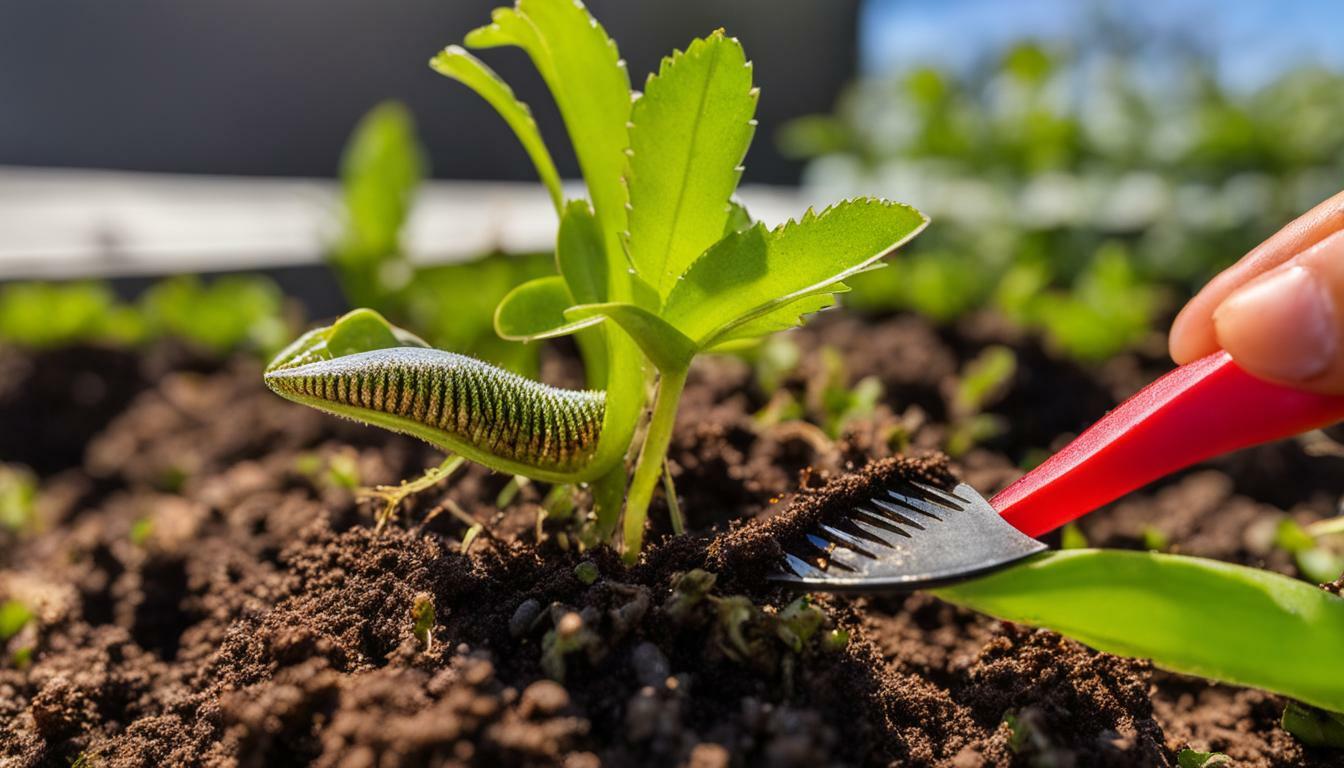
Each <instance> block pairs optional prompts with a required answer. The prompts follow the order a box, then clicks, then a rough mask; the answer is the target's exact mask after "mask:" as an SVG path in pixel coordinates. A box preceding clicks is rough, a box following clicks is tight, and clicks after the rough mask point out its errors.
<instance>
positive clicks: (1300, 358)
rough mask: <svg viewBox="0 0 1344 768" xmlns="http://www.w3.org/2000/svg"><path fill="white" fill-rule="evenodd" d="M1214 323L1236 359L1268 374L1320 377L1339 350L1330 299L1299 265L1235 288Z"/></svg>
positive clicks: (1285, 378) (1294, 378) (1283, 377)
mask: <svg viewBox="0 0 1344 768" xmlns="http://www.w3.org/2000/svg"><path fill="white" fill-rule="evenodd" d="M1213 324H1214V327H1215V328H1216V329H1217V331H1218V343H1219V344H1220V345H1221V346H1222V347H1223V349H1225V350H1227V351H1228V352H1229V353H1230V354H1231V355H1232V358H1233V359H1234V360H1236V361H1237V362H1238V363H1239V364H1240V365H1241V366H1242V367H1243V368H1245V369H1246V370H1248V371H1250V372H1251V373H1254V374H1258V375H1260V376H1264V377H1266V378H1270V379H1279V380H1283V381H1305V380H1307V379H1311V378H1313V377H1315V376H1319V375H1320V374H1322V373H1325V371H1326V369H1327V368H1329V367H1330V365H1331V364H1332V363H1333V362H1334V357H1335V354H1336V352H1337V351H1338V349H1339V336H1338V333H1339V332H1338V328H1339V326H1338V324H1337V323H1336V321H1335V306H1334V302H1333V301H1332V300H1331V297H1330V294H1329V292H1327V291H1326V289H1325V286H1323V285H1321V283H1320V281H1318V280H1317V279H1316V277H1315V275H1314V274H1313V273H1312V272H1311V271H1310V270H1308V269H1307V268H1305V267H1301V266H1293V267H1289V268H1287V269H1280V270H1275V271H1273V272H1270V273H1269V274H1267V275H1265V276H1263V277H1261V278H1259V279H1257V280H1255V281H1253V282H1251V283H1249V284H1248V285H1246V286H1244V287H1243V288H1241V289H1240V290H1238V291H1237V292H1236V293H1233V294H1232V295H1231V296H1229V297H1228V298H1227V299H1226V300H1225V301H1223V303H1222V304H1220V305H1219V306H1218V309H1217V310H1215V311H1214V313H1213Z"/></svg>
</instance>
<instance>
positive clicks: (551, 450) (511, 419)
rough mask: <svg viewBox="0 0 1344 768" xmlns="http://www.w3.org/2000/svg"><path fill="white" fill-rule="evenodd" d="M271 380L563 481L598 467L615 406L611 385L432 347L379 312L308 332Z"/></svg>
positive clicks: (343, 409) (325, 404) (297, 394)
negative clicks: (610, 401)
mask: <svg viewBox="0 0 1344 768" xmlns="http://www.w3.org/2000/svg"><path fill="white" fill-rule="evenodd" d="M266 384H267V386H269V387H270V388H271V390H272V391H274V392H275V393H276V394H278V395H280V396H282V397H284V398H286V399H289V400H293V401H295V402H298V403H302V404H304V405H307V406H310V407H313V408H316V409H319V410H322V411H326V412H328V413H332V414H335V415H337V416H343V417H346V418H349V419H353V420H356V421H361V422H364V423H367V424H373V425H376V426H380V427H383V428H386V429H391V430H394V431H397V432H402V433H406V434H410V435H413V436H415V437H419V438H421V439H423V440H426V441H428V442H430V443H432V444H434V445H436V446H439V447H441V448H443V449H444V450H448V451H454V452H456V453H459V454H461V455H463V456H465V457H467V458H468V459H471V460H473V461H477V462H480V463H482V464H485V465H486V466H489V467H491V468H493V469H497V470H500V471H504V472H510V473H514V474H524V475H527V476H529V477H535V478H537V479H540V480H548V481H553V482H573V481H575V480H578V479H586V478H588V477H589V476H590V475H591V474H592V471H593V464H594V458H595V457H596V455H597V452H598V443H599V438H600V437H601V433H602V424H603V418H604V416H605V413H606V394H605V393H603V392H596V391H590V390H568V389H560V388H557V387H552V386H548V385H546V384H542V383H540V382H536V381H532V380H531V379H527V378H524V377H522V376H518V375H517V374H514V373H510V372H508V371H505V370H502V369H500V368H496V367H495V366H492V365H489V364H488V363H484V362H482V361H480V360H476V359H474V358H471V357H467V356H464V355H459V354H455V353H452V352H445V351H442V350H437V349H431V348H429V347H427V346H423V342H421V341H420V340H419V339H416V338H415V337H414V336H411V335H410V334H407V333H405V332H404V331H401V330H400V329H396V328H393V327H392V326H390V325H389V324H387V322H386V321H385V320H383V319H382V317H380V316H379V315H377V313H374V312H372V311H370V310H358V311H356V312H353V313H351V314H349V315H347V316H346V317H344V318H341V320H339V321H338V322H337V323H336V324H334V325H332V326H329V327H327V328H319V329H317V330H316V331H312V332H310V333H309V334H307V335H305V336H304V337H302V338H300V339H299V340H298V341H297V342H295V343H294V344H293V345H292V346H291V347H290V348H289V349H287V350H285V352H282V353H281V354H280V355H279V356H278V357H277V358H276V360H275V361H274V362H273V363H272V364H271V366H270V367H269V368H268V369H267V371H266Z"/></svg>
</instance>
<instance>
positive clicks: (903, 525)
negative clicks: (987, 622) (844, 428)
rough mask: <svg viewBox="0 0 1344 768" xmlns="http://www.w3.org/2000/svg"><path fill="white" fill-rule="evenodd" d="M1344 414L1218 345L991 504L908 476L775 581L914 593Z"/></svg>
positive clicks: (818, 537)
mask: <svg viewBox="0 0 1344 768" xmlns="http://www.w3.org/2000/svg"><path fill="white" fill-rule="evenodd" d="M1339 421H1344V397H1340V396H1331V395H1322V394H1316V393H1312V392H1305V391H1302V390H1298V389H1293V388H1291V387H1287V386H1284V385H1282V384H1275V383H1272V382H1268V381H1264V380H1261V379H1258V378H1255V377H1253V376H1251V375H1250V374H1248V373H1246V372H1245V371H1243V370H1242V369H1241V368H1240V367H1238V366H1237V364H1236V363H1234V362H1233V361H1232V358H1231V356H1230V355H1228V354H1227V353H1226V352H1218V353H1215V354H1212V355H1210V356H1208V357H1205V358H1203V359H1201V360H1197V361H1195V362H1193V363H1190V364H1188V365H1184V366H1181V367H1180V368H1177V369H1176V370H1174V371H1172V372H1170V373H1168V374H1167V375H1165V376H1163V377H1162V378H1160V379H1158V380H1157V381H1155V382H1153V383H1152V384H1150V385H1148V386H1147V387H1145V388H1144V389H1142V390H1140V391H1139V392H1138V393H1137V394H1135V395H1134V396H1133V397H1131V398H1129V399H1128V400H1126V401H1125V402H1124V403H1122V404H1121V405H1120V406H1118V407H1117V408H1115V409H1114V410H1112V411H1110V412H1109V413H1107V414H1106V415H1105V416H1103V417H1102V418H1101V420H1100V421H1098V422H1097V423H1095V424H1093V425H1092V426H1091V427H1090V428H1088V429H1087V431H1085V432H1083V433H1082V434H1081V435H1079V436H1078V438H1077V439H1075V440H1074V441H1073V442H1072V443H1069V445H1068V446H1066V447H1065V448H1064V449H1063V450H1062V451H1060V452H1059V453H1056V454H1055V455H1054V456H1051V457H1050V458H1049V459H1047V460H1046V461H1045V462H1044V463H1042V464H1041V465H1040V466H1038V467H1036V468H1035V469H1033V470H1032V471H1030V472H1028V473H1027V474H1026V475H1024V476H1023V477H1022V478H1020V479H1019V480H1017V481H1016V482H1014V483H1013V484H1012V485H1010V486H1008V487H1007V488H1005V489H1004V490H1003V491H1002V492H1000V493H999V494H997V495H996V496H994V498H992V499H989V500H986V499H985V498H984V497H983V496H981V495H980V494H979V493H978V492H977V491H976V490H975V489H974V488H972V487H971V486H970V485H968V484H966V483H961V484H959V485H957V486H956V487H955V488H951V489H945V488H936V487H934V486H931V485H926V484H923V483H916V482H907V483H903V484H902V485H900V486H899V487H892V488H886V489H884V490H883V492H881V493H879V494H878V495H876V496H875V497H873V498H870V499H868V500H867V501H866V502H865V503H862V504H859V505H858V506H856V507H855V508H854V509H853V510H851V511H850V513H849V514H848V516H846V517H845V518H844V519H840V520H832V521H827V522H826V523H824V524H821V525H819V526H818V527H817V528H816V529H815V530H813V531H810V532H809V533H807V534H806V536H805V537H804V539H803V540H802V541H800V542H798V543H797V545H795V546H788V547H786V549H787V550H789V551H787V552H786V554H785V555H784V562H783V563H782V564H781V566H780V568H779V570H778V571H777V572H776V573H775V574H773V575H772V576H771V579H773V580H776V581H780V582H787V583H790V584H794V585H797V586H798V587H801V588H805V589H808V590H810V591H824V592H855V591H859V592H869V591H909V590H916V589H924V588H928V587H934V586H944V585H947V584H952V583H956V582H960V581H964V580H967V579H970V578H972V577H975V576H979V575H982V574H985V573H988V572H989V571H993V570H996V569H999V568H1002V567H1004V566H1007V565H1010V564H1012V563H1015V562H1017V561H1019V560H1022V559H1023V558H1027V557H1030V556H1031V555H1034V554H1036V553H1038V552H1041V551H1043V550H1045V549H1046V545H1045V544H1043V543H1041V542H1040V541H1038V540H1037V539H1036V538H1034V537H1036V536H1040V535H1041V534H1044V533H1046V532H1048V531H1051V530H1053V529H1055V528H1058V527H1059V526H1061V525H1064V524H1065V523H1067V522H1069V521H1071V520H1074V519H1075V518H1078V517H1081V516H1082V515H1085V514H1087V513H1088V512H1091V511H1092V510H1094V509H1097V508H1098V507H1100V506H1102V505H1104V504H1107V503H1109V502H1111V501H1114V500H1115V499H1117V498H1119V497H1120V496H1123V495H1125V494H1127V493H1129V492H1130V491H1133V490H1135V489H1137V488H1140V487H1142V486H1144V485H1146V484H1148V483H1150V482H1152V481H1153V480H1156V479H1158V478H1160V477H1163V476H1165V475H1167V474H1170V473H1172V472H1175V471H1177V470H1179V469H1182V468H1184V467H1187V466H1189V465H1191V464H1194V463H1196V462H1199V461H1203V460H1204V459H1208V458H1211V457H1214V456H1218V455H1221V454H1224V453H1228V452H1231V451H1235V450H1237V449H1240V448H1246V447H1249V446H1252V445H1258V444H1260V443H1265V442H1269V441H1272V440H1278V439H1281V438H1285V437H1290V436H1292V435H1296V434H1299V433H1302V432H1307V431H1310V430H1312V429H1317V428H1320V427H1325V426H1329V425H1331V424H1334V423H1336V422H1339Z"/></svg>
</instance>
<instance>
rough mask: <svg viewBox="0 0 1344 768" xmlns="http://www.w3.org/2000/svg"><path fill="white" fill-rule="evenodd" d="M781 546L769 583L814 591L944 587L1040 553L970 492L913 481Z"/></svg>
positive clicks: (967, 488) (962, 487)
mask: <svg viewBox="0 0 1344 768" xmlns="http://www.w3.org/2000/svg"><path fill="white" fill-rule="evenodd" d="M785 546H786V552H785V555H784V562H783V563H782V564H781V567H780V570H779V571H778V572H776V573H775V574H772V575H771V576H770V579H771V580H773V581H779V582H787V583H790V584H794V585H797V586H799V587H801V588H805V589H808V590H812V591H817V592H880V591H912V590H916V589H925V588H928V587H936V586H945V585H947V584H952V583H955V582H959V581H963V580H965V579H968V578H971V577H972V576H978V575H981V574H983V573H986V572H988V571H992V570H994V569H996V568H1002V567H1003V566H1005V565H1008V564H1010V563H1014V562H1016V561H1018V560H1021V559H1022V558H1024V557H1028V556H1030V555H1034V554H1036V553H1037V552H1040V551H1042V550H1044V549H1045V548H1046V547H1045V545H1044V544H1042V543H1041V542H1039V541H1037V540H1035V539H1033V538H1031V537H1029V536H1027V535H1026V534H1024V533H1022V532H1021V531H1019V530H1017V529H1016V528H1014V527H1013V526H1011V525H1009V524H1008V523H1007V522H1006V521H1005V520H1004V519H1003V518H1002V517H1000V516H999V513H998V512H996V511H995V510H994V507H992V506H990V504H989V502H988V501H986V500H985V499H984V497H982V496H981V495H980V494H979V493H977V492H976V490H975V489H974V488H972V487H971V486H969V485H967V484H965V483H962V484H961V485H958V486H957V487H956V488H954V489H953V490H951V491H945V490H942V489H939V488H935V487H933V486H931V485H925V484H923V483H914V482H911V483H905V484H902V485H901V486H900V487H897V488H891V489H887V490H885V491H884V492H882V493H879V494H878V495H877V496H876V497H874V498H871V499H869V500H868V501H867V502H866V503H863V504H859V505H858V506H857V507H856V508H855V509H854V510H852V511H851V512H850V514H849V516H848V517H846V518H844V519H841V520H831V521H827V522H825V523H822V524H820V525H818V527H817V528H816V529H815V530H813V531H809V532H807V533H806V534H805V536H804V537H803V539H802V540H801V541H799V542H797V543H796V545H794V546H792V547H790V546H789V545H788V544H787V543H786V545H785ZM789 549H792V550H794V551H788V550H789Z"/></svg>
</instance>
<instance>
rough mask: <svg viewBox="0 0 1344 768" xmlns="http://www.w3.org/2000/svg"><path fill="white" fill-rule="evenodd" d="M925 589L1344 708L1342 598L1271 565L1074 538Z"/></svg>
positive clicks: (1183, 669) (1113, 649)
mask: <svg viewBox="0 0 1344 768" xmlns="http://www.w3.org/2000/svg"><path fill="white" fill-rule="evenodd" d="M933 594H935V595H937V596H938V597H940V598H942V599H944V600H947V601H949V602H953V603H956V604H958V605H961V606H963V607H966V608H971V609H973V610H977V611H980V612H981V613H987V614H989V615H991V616H994V617H997V618H1000V619H1004V620H1007V621H1014V622H1017V623H1020V624H1030V625H1032V626H1036V627H1045V628H1046V629H1052V630H1054V631H1056V632H1059V633H1060V634H1063V635H1067V636H1069V637H1072V638H1074V639H1075V640H1078V641H1079V642H1082V643H1085V644H1087V645H1090V646H1092V647H1093V648H1096V649H1097V650H1100V651H1106V652H1107V653H1114V654H1118V655H1121V656H1132V657H1136V658H1144V659H1151V660H1152V662H1153V663H1154V664H1155V665H1157V666H1159V667H1163V668H1165V669H1169V670H1172V671H1174V672H1180V673H1182V674H1187V675H1199V676H1201V677H1207V678H1211V679H1213V680H1219V681H1222V682H1227V683H1234V684H1237V685H1247V686H1253V687H1256V688H1263V689H1265V690H1267V691H1272V692H1274V693H1280V694H1283V695H1285V696H1291V697H1292V698H1294V699H1297V700H1299V701H1303V702H1306V703H1308V704H1312V705H1314V706H1317V707H1321V708H1323V709H1328V710H1333V711H1340V710H1344V656H1341V654H1340V648H1344V598H1341V597H1339V596H1338V595H1332V594H1330V593H1329V592H1326V591H1325V590H1322V589H1319V588H1317V587H1315V586H1313V585H1311V584H1306V583H1304V582H1301V581H1298V580H1296V579H1291V578H1288V577H1287V576H1283V575H1280V574H1277V573H1273V572H1270V571H1264V570H1260V569H1257V568H1247V567H1244V566H1240V565H1232V564H1230V563H1223V562H1218V561H1216V560H1206V559H1203V558H1197V557H1185V556H1180V555H1163V554H1157V553H1153V552H1126V551H1119V550H1102V549H1072V550H1068V551H1062V552H1050V553H1045V554H1042V555H1038V556H1036V557H1033V558H1029V559H1027V560H1025V561H1023V562H1022V563H1021V564H1019V565H1015V566H1012V567H1010V568H1006V569H1004V570H1001V571H998V572H996V573H992V574H990V575H988V576H984V577H981V578H977V579H974V580H972V581H968V582H965V583H963V584H959V585H957V586H954V587H945V588H942V589H937V590H934V591H933Z"/></svg>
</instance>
